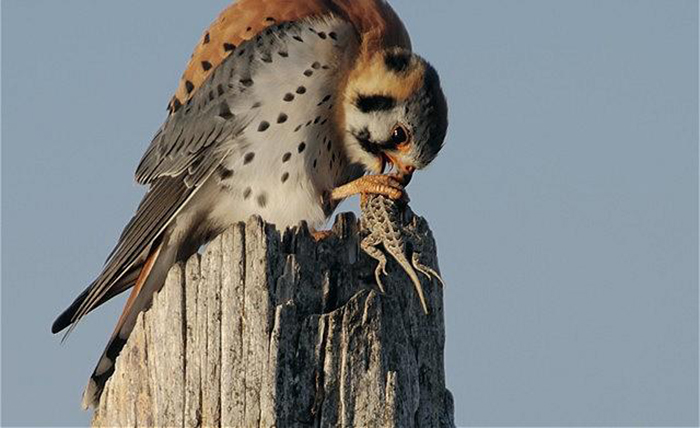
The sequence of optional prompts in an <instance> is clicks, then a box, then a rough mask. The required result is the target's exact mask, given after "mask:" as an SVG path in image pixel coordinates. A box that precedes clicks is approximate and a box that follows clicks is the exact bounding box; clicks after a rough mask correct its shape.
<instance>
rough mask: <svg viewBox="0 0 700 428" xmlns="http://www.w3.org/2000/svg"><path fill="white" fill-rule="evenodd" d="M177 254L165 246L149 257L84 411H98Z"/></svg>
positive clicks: (87, 394) (86, 394) (87, 395)
mask: <svg viewBox="0 0 700 428" xmlns="http://www.w3.org/2000/svg"><path fill="white" fill-rule="evenodd" d="M176 254H177V248H176V246H174V245H171V246H165V245H164V244H161V245H159V246H158V247H156V248H155V249H154V250H153V251H152V252H151V254H150V255H149V256H148V259H147V260H146V262H145V263H144V265H143V268H142V269H141V273H140V274H139V276H138V279H137V280H136V283H135V285H134V289H133V290H132V292H131V295H130V296H129V299H128V300H127V302H126V305H125V306H124V310H123V312H122V315H121V316H120V317H119V321H118V322H117V325H116V327H115V329H114V332H113V333H112V336H111V338H110V339H109V342H107V346H106V347H105V350H104V352H103V353H102V356H101V357H100V359H99V361H98V363H97V366H96V367H95V370H94V371H93V372H92V375H91V376H90V380H89V381H88V384H87V386H86V387H85V391H84V392H83V403H82V405H83V408H84V409H86V410H87V409H88V408H89V407H97V404H98V403H99V400H100V396H101V395H102V390H103V389H104V386H105V384H106V383H107V380H108V379H109V378H110V376H112V373H114V365H115V363H116V360H117V356H118V355H119V353H120V352H121V350H122V348H124V345H126V341H127V339H128V338H129V335H130V334H131V331H132V330H133V329H134V325H135V324H136V319H137V318H138V315H139V313H141V312H142V311H144V310H145V309H147V308H148V306H150V304H151V301H152V299H153V295H154V294H155V293H157V292H158V290H160V288H161V287H162V286H163V283H164V282H165V278H166V276H167V274H168V270H169V269H170V267H171V266H172V265H173V264H174V263H175V256H176Z"/></svg>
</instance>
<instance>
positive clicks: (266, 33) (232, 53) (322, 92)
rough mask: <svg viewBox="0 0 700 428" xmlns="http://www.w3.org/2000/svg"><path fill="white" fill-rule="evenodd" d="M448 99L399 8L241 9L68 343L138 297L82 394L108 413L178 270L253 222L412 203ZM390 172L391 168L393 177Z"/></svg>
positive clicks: (324, 4) (168, 125)
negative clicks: (134, 339) (411, 187)
mask: <svg viewBox="0 0 700 428" xmlns="http://www.w3.org/2000/svg"><path fill="white" fill-rule="evenodd" d="M446 133H447V101H446V98H445V95H444V92H443V90H442V87H441V83H440V78H439V75H438V73H437V71H436V70H435V68H434V67H433V66H432V65H431V64H430V63H429V62H427V61H426V60H425V59H424V58H423V57H421V56H419V55H418V54H416V53H414V52H413V51H412V48H411V40H410V37H409V35H408V32H407V30H406V28H405V26H404V24H403V23H402V21H401V19H400V18H399V17H398V15H397V14H396V12H395V11H394V10H393V9H392V7H391V6H390V5H389V4H388V3H387V2H386V1H385V0H295V1H289V0H238V1H237V2H235V3H232V4H231V5H229V6H228V7H226V8H225V9H224V10H223V11H222V12H221V14H220V15H219V16H218V18H217V19H216V20H215V21H214V22H213V23H212V24H211V26H210V27H209V28H208V29H207V30H206V31H205V32H204V33H203V35H202V37H201V39H200V40H199V42H198V44H197V46H196V47H195V50H194V53H193V54H192V57H191V58H190V60H189V63H188V64H187V67H186V69H185V71H184V73H183V75H182V78H181V80H180V82H179V85H178V88H177V91H176V92H175V94H174V95H173V97H172V98H171V99H170V101H169V103H168V106H167V115H166V119H165V121H164V123H163V124H162V126H161V127H160V128H159V129H158V131H157V132H156V133H155V136H154V137H153V139H152V140H151V143H150V145H149V146H148V148H147V149H146V151H145V153H144V155H143V157H142V159H141V161H140V163H139V164H138V167H137V169H136V174H135V177H136V181H137V182H138V183H139V184H142V185H145V186H148V187H147V192H146V194H145V195H144V197H143V199H142V200H141V202H140V204H139V206H138V208H137V210H136V213H135V214H134V216H133V217H132V218H131V220H130V221H129V222H128V223H127V225H126V226H125V228H124V230H123V232H122V233H121V236H120V237H119V239H118V241H117V244H116V246H115V248H114V249H113V251H112V252H111V254H110V255H109V257H108V258H107V261H106V262H105V264H104V266H103V268H102V270H101V271H100V273H99V275H98V276H97V278H96V279H95V280H94V281H93V282H92V283H91V284H90V285H89V286H88V287H87V288H86V289H85V290H84V291H83V292H82V293H81V294H80V295H79V296H78V297H77V298H76V299H75V300H74V301H73V303H72V304H71V305H70V306H69V307H68V308H67V309H66V310H65V311H63V312H62V313H61V314H60V315H59V316H58V318H57V319H56V320H55V322H54V323H53V325H52V332H53V333H58V332H61V331H64V330H66V333H65V335H64V338H65V337H66V335H67V334H69V333H70V332H71V331H72V329H73V328H75V326H76V325H77V323H78V322H79V321H80V320H81V319H82V318H83V317H84V316H85V315H86V314H88V313H89V312H91V311H92V310H93V309H95V308H97V307H98V306H100V305H101V304H103V303H105V302H106V301H108V300H109V299H111V298H112V297H114V296H116V295H118V294H120V293H122V292H124V291H127V290H129V289H132V291H131V294H130V295H129V297H128V299H127V302H126V304H125V307H124V309H123V312H122V314H121V316H120V317H119V319H118V321H117V324H116V327H115V329H114V331H113V333H112V335H111V337H110V338H109V341H108V343H107V346H106V348H105V350H104V352H103V353H102V355H101V357H100V359H99V361H98V363H97V365H96V367H95V369H94V371H93V373H92V375H91V376H90V379H89V382H88V385H87V387H86V388H85V392H84V393H83V408H85V409H87V408H89V407H95V406H96V405H97V404H98V403H99V398H100V395H101V392H102V390H103V388H104V385H105V383H106V381H107V380H108V379H109V377H110V376H111V374H112V373H113V372H114V364H115V361H116V358H117V356H118V355H119V352H120V351H121V349H122V348H123V346H124V345H125V343H126V340H127V338H128V337H129V334H130V332H131V331H132V329H133V327H134V324H135V322H136V318H137V316H138V314H139V313H140V312H142V311H144V310H145V309H147V308H148V306H149V305H150V304H151V300H152V297H153V295H154V293H156V292H157V291H158V290H159V289H160V288H161V287H162V285H163V283H164V282H165V277H166V274H167V272H168V270H169V269H170V267H171V266H172V265H173V264H175V263H177V262H178V261H183V260H186V259H187V258H188V257H189V256H191V255H192V254H194V253H195V252H197V251H198V249H199V248H200V247H201V246H202V245H204V244H206V243H207V242H208V241H209V240H211V239H212V238H213V237H215V236H216V235H217V234H219V233H221V232H222V231H223V230H225V229H226V228H227V227H228V226H230V225H232V224H234V223H236V222H239V221H245V220H246V219H247V218H248V217H250V216H251V215H259V216H260V217H261V218H262V219H263V220H265V221H267V222H269V223H271V224H274V225H275V226H276V227H277V228H278V229H280V230H284V229H285V228H287V227H293V226H295V225H298V224H300V223H301V222H306V223H307V224H308V225H309V226H310V227H312V228H313V230H314V231H316V232H318V233H319V234H320V235H319V236H323V231H322V230H320V228H321V227H322V226H323V224H324V223H325V222H326V221H327V220H328V219H329V217H330V216H331V215H332V213H333V211H334V210H335V208H336V207H337V205H338V204H339V202H341V201H342V200H344V199H346V198H348V197H350V196H353V195H357V194H382V195H385V196H388V197H390V198H393V199H400V198H402V197H403V196H404V194H405V189H404V186H405V185H406V184H407V183H408V181H409V180H410V179H411V177H413V173H414V172H415V171H417V170H421V169H423V168H425V167H426V166H428V165H429V164H430V163H431V162H432V161H433V160H434V159H435V157H436V156H437V154H438V153H439V152H440V150H441V148H442V147H443V144H444V140H445V137H446ZM387 169H389V171H392V172H389V173H386V171H387Z"/></svg>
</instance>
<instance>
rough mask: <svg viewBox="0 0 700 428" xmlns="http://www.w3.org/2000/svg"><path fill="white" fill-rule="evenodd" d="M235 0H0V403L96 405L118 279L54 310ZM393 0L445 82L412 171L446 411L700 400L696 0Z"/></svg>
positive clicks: (71, 292)
mask: <svg viewBox="0 0 700 428" xmlns="http://www.w3.org/2000/svg"><path fill="white" fill-rule="evenodd" d="M227 3H228V0H209V1H200V0H198V1H183V0H179V1H173V0H159V1H154V0H148V1H143V0H138V1H137V0H128V1H125V0H120V1H93V0H81V1H77V0H61V1H58V0H43V1H39V0H14V1H13V0H3V1H2V7H3V10H2V49H3V50H2V65H3V68H2V85H3V88H2V90H3V98H2V108H3V116H2V120H3V128H2V140H3V141H2V192H3V194H2V216H3V218H2V233H3V239H2V245H3V259H2V262H3V266H2V267H3V271H2V346H3V351H2V387H3V391H2V392H3V395H2V407H3V409H2V410H3V416H2V423H3V424H4V425H59V424H60V425H79V424H87V423H88V416H89V415H88V414H86V413H83V412H81V411H80V410H79V407H78V404H79V401H80V394H81V391H82V387H83V385H84V384H85V381H86V380H87V377H88V375H89V373H90V372H91V371H92V369H93V365H94V363H95V361H96V358H97V357H98V355H99V354H100V353H101V351H102V347H103V345H104V343H105V341H106V338H107V336H108V335H109V332H110V331H111V328H112V325H113V323H114V321H115V320H116V317H117V313H118V312H119V310H120V306H121V301H120V302H115V303H114V304H112V305H109V306H108V307H106V308H104V309H102V310H100V311H98V312H97V313H96V314H94V315H93V316H90V317H88V319H87V320H86V321H85V322H84V323H83V324H82V325H81V326H80V328H78V329H77V331H76V332H75V334H74V335H73V336H72V337H71V339H70V340H69V341H68V343H67V344H66V345H65V346H60V345H59V338H58V337H53V336H51V335H50V334H49V326H50V324H51V321H52V320H53V318H54V316H55V315H56V314H57V313H58V312H59V311H60V310H62V309H63V308H64V307H65V306H66V305H67V304H68V303H69V302H70V301H71V300H72V299H73V297H74V296H75V295H77V293H78V292H79V291H81V290H82V289H83V287H84V286H85V285H86V284H88V283H89V282H90V280H91V279H92V277H93V275H95V274H96V273H97V272H98V270H99V269H100V267H101V264H102V262H103V261H104V258H105V256H106V255H107V254H108V252H109V250H110V249H111V247H112V245H113V243H114V241H115V239H116V238H117V236H118V233H119V231H120V230H121V227H122V226H123V225H124V224H125V223H126V221H127V220H128V219H129V217H130V215H131V214H132V212H133V210H134V209H135V207H136V204H137V202H138V201H139V198H140V196H141V194H142V191H143V190H142V189H141V188H139V187H137V186H136V185H135V184H133V179H132V173H133V170H134V168H135V166H136V163H137V162H138V160H139V158H140V156H141V153H142V152H143V150H144V149H145V147H146V145H147V144H148V142H149V141H150V138H151V137H152V135H153V134H154V132H155V130H156V129H157V128H158V127H159V125H160V124H161V122H162V120H163V119H164V117H165V106H166V102H167V101H168V99H169V97H170V95H171V93H172V91H173V90H174V88H175V86H176V83H177V81H178V77H179V76H180V74H181V72H182V70H183V67H184V64H185V62H186V60H187V59H188V58H189V55H190V53H191V50H192V48H193V46H194V45H195V43H196V41H197V40H198V37H199V36H200V35H201V33H202V31H203V30H204V28H205V27H206V26H207V25H208V24H209V22H210V21H211V20H213V18H214V17H215V16H216V14H217V13H218V12H219V10H220V9H222V8H223V6H224V5H226V4H227ZM393 3H394V4H395V6H396V8H397V9H398V11H399V13H400V15H401V16H402V17H403V18H404V20H405V22H406V24H407V26H408V28H409V29H410V31H411V34H412V36H413V39H414V43H415V48H416V50H417V51H418V52H420V53H422V54H424V55H425V56H426V57H427V58H428V59H429V60H431V61H432V62H433V63H434V64H435V66H436V68H437V69H438V70H439V71H440V73H441V75H442V78H443V81H444V86H445V89H446V93H447V94H448V96H449V100H450V108H451V111H450V116H451V127H450V132H449V136H448V140H447V145H446V147H445V149H444V152H443V153H442V154H441V155H440V157H439V158H438V159H437V160H436V162H435V163H434V165H433V166H432V168H430V169H429V170H428V171H426V172H425V173H422V174H420V175H418V176H417V177H416V179H415V181H414V183H412V184H411V186H410V188H409V190H410V193H411V196H412V200H413V207H414V209H415V211H417V212H419V213H421V214H423V215H425V216H426V217H427V218H428V219H429V220H430V222H431V225H432V227H433V230H434V232H435V235H436V237H437V240H438V243H439V253H440V263H441V267H442V271H443V273H444V276H445V278H446V279H447V282H448V284H449V288H448V289H447V290H446V300H447V309H446V313H447V353H446V367H447V376H448V383H449V387H450V389H451V390H452V392H453V393H454V398H455V404H456V418H457V422H458V424H460V425H579V426H580V425H608V426H618V425H635V426H639V425H693V424H697V421H698V413H697V410H698V408H697V403H698V390H697V388H698V327H697V321H698V288H697V287H698V271H697V262H698V248H697V244H698V225H697V214H698V195H697V191H698V186H697V178H698V175H697V173H698V170H697V162H698V121H697V115H698V106H697V101H698V83H697V71H698V53H697V49H698V32H697V31H698V6H697V2H695V1H682V0H668V1H643V0H630V1H602V0H598V1H493V0H488V1H456V0H453V1H446V0H439V1H425V0H424V1H408V0H404V1H399V0H396V1H394V2H393ZM356 204H357V202H355V201H352V203H351V204H348V205H346V206H345V208H346V209H347V207H348V206H350V207H355V206H356Z"/></svg>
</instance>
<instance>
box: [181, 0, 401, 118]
mask: <svg viewBox="0 0 700 428" xmlns="http://www.w3.org/2000/svg"><path fill="white" fill-rule="evenodd" d="M328 13H334V14H336V15H338V16H340V17H341V18H343V19H344V20H346V21H348V22H350V23H351V24H352V25H353V26H354V27H355V30H356V31H357V33H358V34H359V35H360V38H361V39H362V43H363V44H365V45H366V49H369V50H371V49H376V48H378V47H381V46H383V47H389V46H401V47H405V48H410V47H411V41H410V39H409V36H408V32H407V31H406V28H405V27H404V25H403V23H402V22H401V20H400V19H399V17H398V16H397V15H396V13H395V12H394V10H393V9H392V8H391V6H389V4H388V3H387V2H386V1H385V0H295V1H290V0H238V1H236V2H235V3H233V4H231V5H230V6H228V7H227V8H226V9H224V10H223V11H222V12H221V14H220V15H219V16H218V17H217V18H216V20H215V21H214V22H213V23H212V24H211V25H210V26H209V28H207V30H206V31H205V32H204V34H202V37H201V38H200V40H199V42H198V44H197V46H196V47H195V49H194V52H193V54H192V57H191V58H190V61H189V63H188V64H187V67H186V68H185V72H184V73H183V74H182V77H181V79H180V83H179V85H178V88H177V91H176V92H175V95H173V97H172V98H171V100H170V102H169V104H168V110H169V111H170V112H171V113H174V112H175V111H177V110H178V109H179V108H180V107H181V106H182V105H183V104H185V103H187V101H189V100H190V99H191V98H192V97H193V96H194V95H195V94H196V93H197V91H198V89H199V87H200V86H201V85H202V83H203V82H204V81H205V80H206V79H207V77H208V76H209V74H210V73H212V72H213V71H214V70H216V68H217V67H218V66H219V64H221V63H222V62H223V61H224V59H226V58H227V57H228V56H229V55H232V54H233V53H234V52H235V51H237V50H239V48H240V45H241V44H242V43H244V42H245V41H246V40H250V39H252V38H253V37H255V36H257V35H258V34H259V33H261V32H262V31H263V30H264V29H265V28H267V27H269V26H271V25H275V24H278V23H282V22H293V21H298V20H300V19H303V18H308V17H311V16H321V15H325V14H328Z"/></svg>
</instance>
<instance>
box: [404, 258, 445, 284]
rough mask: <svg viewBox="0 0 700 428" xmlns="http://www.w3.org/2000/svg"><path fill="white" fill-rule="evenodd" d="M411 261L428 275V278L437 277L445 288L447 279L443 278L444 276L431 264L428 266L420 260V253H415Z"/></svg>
mask: <svg viewBox="0 0 700 428" xmlns="http://www.w3.org/2000/svg"><path fill="white" fill-rule="evenodd" d="M411 261H412V262H413V267H414V268H416V270H418V272H420V273H422V274H423V275H425V276H427V277H428V279H432V278H435V279H437V280H438V282H439V283H440V285H441V286H442V288H445V281H443V280H442V277H441V276H440V274H439V273H437V271H436V270H435V269H433V268H431V267H430V266H426V265H424V264H423V263H421V262H420V254H418V253H415V252H414V253H413V256H412V257H411Z"/></svg>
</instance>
